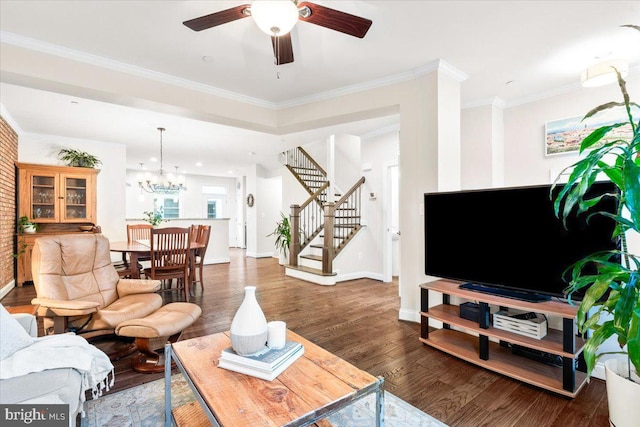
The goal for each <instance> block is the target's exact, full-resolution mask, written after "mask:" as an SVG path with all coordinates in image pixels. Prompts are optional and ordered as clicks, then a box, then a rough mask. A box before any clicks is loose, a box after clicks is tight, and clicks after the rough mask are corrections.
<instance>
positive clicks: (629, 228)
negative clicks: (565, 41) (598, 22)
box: [554, 25, 640, 427]
mask: <svg viewBox="0 0 640 427" xmlns="http://www.w3.org/2000/svg"><path fill="white" fill-rule="evenodd" d="M623 27H629V28H633V29H636V30H638V31H640V27H639V26H635V25H624V26H623ZM615 72H616V74H617V77H618V85H619V87H620V92H621V94H622V101H621V102H620V101H614V102H608V103H606V104H603V105H600V106H598V107H596V108H594V109H592V110H591V111H589V112H588V113H587V114H586V115H585V119H586V118H588V117H592V116H594V115H596V114H598V113H601V112H603V111H606V110H609V109H611V108H616V107H621V106H622V107H624V108H625V110H626V115H627V119H626V120H625V121H622V122H619V123H613V124H607V125H604V126H602V127H600V128H598V129H596V130H594V131H593V132H592V133H591V134H589V135H588V136H587V137H586V138H585V139H584V140H583V141H582V143H581V146H580V153H581V154H584V158H582V159H581V160H579V161H578V162H576V163H574V164H573V165H571V166H569V167H568V168H566V169H565V171H568V170H571V174H570V175H569V179H568V181H567V183H566V184H565V185H564V187H563V188H562V189H561V191H560V192H559V193H558V195H557V196H556V198H555V200H554V207H555V212H556V215H557V216H558V217H559V218H561V219H562V220H563V221H566V219H567V218H568V217H569V216H570V215H572V214H573V213H572V212H575V210H577V212H586V211H587V210H589V212H590V216H593V215H604V216H606V217H609V218H611V219H613V220H614V221H615V225H616V228H615V231H614V236H613V237H614V238H618V239H619V240H620V250H615V251H607V252H601V253H596V254H592V255H590V256H588V257H586V258H584V259H582V260H580V261H578V262H577V263H575V264H574V265H573V266H570V268H569V269H568V272H569V273H570V283H569V287H568V293H569V298H571V296H572V295H573V294H574V293H576V292H578V291H582V292H584V297H583V299H582V301H581V302H580V305H579V308H578V314H577V324H578V329H579V331H580V333H582V334H587V333H589V334H590V335H589V336H588V338H587V341H586V344H585V347H584V358H585V362H586V364H587V374H588V375H589V376H590V375H591V373H592V371H593V369H594V368H595V366H596V362H597V361H598V359H599V358H600V357H601V356H603V355H605V354H618V353H622V354H625V355H626V357H625V358H623V359H621V358H614V359H609V360H607V361H606V362H605V372H606V381H607V397H608V402H609V417H610V420H611V423H612V424H613V425H616V426H617V427H625V426H631V425H633V426H637V425H638V424H637V423H638V420H640V405H638V402H640V378H639V377H638V373H640V272H639V271H638V267H639V266H640V254H633V253H631V252H630V251H629V249H628V245H627V243H628V239H629V236H630V235H631V234H635V235H636V236H634V237H637V234H638V233H640V106H638V104H637V103H635V102H632V101H631V100H630V97H629V93H628V92H627V88H626V82H625V80H624V79H623V78H622V76H621V75H620V73H619V72H618V70H615ZM634 116H635V117H634ZM634 120H635V121H634ZM626 126H629V127H630V129H631V136H630V137H629V138H626V137H620V136H615V135H616V130H617V129H619V128H622V127H626ZM611 135H613V136H614V137H613V138H609V139H608V140H606V141H605V139H604V138H605V137H608V136H611ZM617 135H619V134H617ZM603 141H605V142H604V143H603ZM563 172H564V171H563ZM561 174H562V173H561ZM602 175H604V176H606V177H607V178H608V179H609V180H610V181H611V182H612V183H614V184H615V186H616V187H617V189H618V192H617V194H609V195H604V196H602V195H601V196H598V197H589V196H587V192H588V190H589V189H590V188H591V186H592V184H593V183H594V182H595V181H596V179H599V177H600V176H602ZM604 197H616V198H617V199H618V212H617V214H615V215H612V214H610V213H606V212H604V211H602V210H601V211H599V210H598V203H599V202H600V200H602V198H604ZM594 271H595V273H594ZM612 337H615V338H616V339H617V343H618V345H619V347H620V350H619V351H613V352H602V351H601V352H598V350H599V349H600V348H601V347H603V345H604V344H605V342H606V341H608V340H609V339H610V338H612ZM617 368H621V369H619V370H618V369H617ZM634 371H635V372H634ZM619 388H621V390H620V389H619ZM626 398H629V399H630V400H629V401H628V402H627V401H625V399H626Z"/></svg>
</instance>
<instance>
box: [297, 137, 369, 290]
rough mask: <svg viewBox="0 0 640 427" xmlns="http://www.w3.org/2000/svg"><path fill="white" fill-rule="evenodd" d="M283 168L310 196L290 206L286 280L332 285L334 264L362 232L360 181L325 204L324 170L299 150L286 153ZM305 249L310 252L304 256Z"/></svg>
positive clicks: (326, 193)
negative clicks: (289, 278)
mask: <svg viewBox="0 0 640 427" xmlns="http://www.w3.org/2000/svg"><path fill="white" fill-rule="evenodd" d="M285 159H286V162H285V166H286V167H287V169H289V171H290V172H291V173H292V174H293V176H294V177H295V178H296V179H297V180H298V182H299V183H300V184H301V185H302V186H303V187H304V188H305V190H306V191H307V192H308V193H309V198H308V199H307V200H306V201H305V202H304V203H302V204H301V205H292V206H291V215H290V223H291V244H290V248H289V265H287V266H286V274H287V275H288V276H292V277H297V278H300V279H303V280H308V281H311V282H314V283H318V284H322V285H335V283H336V273H335V272H334V271H333V260H334V259H335V258H336V256H337V255H338V254H339V253H340V252H341V251H342V250H343V249H344V248H345V247H346V246H347V244H348V243H349V241H350V240H351V239H353V237H354V236H355V235H356V233H357V232H358V231H359V230H360V229H361V228H362V225H361V221H360V219H361V215H360V212H361V193H362V185H363V184H364V182H365V179H364V177H362V178H360V179H359V180H358V181H357V182H356V183H355V184H354V185H353V186H352V187H351V188H350V189H349V191H347V192H346V193H345V194H344V195H342V194H336V195H335V196H336V197H340V198H339V199H338V200H337V201H336V202H327V200H328V188H329V181H328V179H327V174H326V172H325V171H324V169H323V168H322V167H321V166H320V165H319V164H318V163H317V162H316V161H315V160H313V158H312V157H311V156H310V155H309V154H308V153H307V152H306V151H305V150H304V149H303V148H301V147H297V148H295V149H292V150H289V151H287V152H286V153H285ZM305 248H309V249H308V250H307V251H306V252H305V253H303V251H304V250H305Z"/></svg>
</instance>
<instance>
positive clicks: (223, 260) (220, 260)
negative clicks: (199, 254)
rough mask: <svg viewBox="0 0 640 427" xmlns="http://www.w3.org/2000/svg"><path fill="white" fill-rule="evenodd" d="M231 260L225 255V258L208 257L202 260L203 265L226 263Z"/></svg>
mask: <svg viewBox="0 0 640 427" xmlns="http://www.w3.org/2000/svg"><path fill="white" fill-rule="evenodd" d="M230 262H231V258H229V257H226V258H210V259H206V258H205V260H204V265H209V264H228V263H230Z"/></svg>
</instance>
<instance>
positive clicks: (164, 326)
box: [116, 302, 202, 338]
mask: <svg viewBox="0 0 640 427" xmlns="http://www.w3.org/2000/svg"><path fill="white" fill-rule="evenodd" d="M200 314H202V309H201V308H200V306H198V305H196V304H192V303H188V302H173V303H170V304H167V305H163V306H162V307H160V308H159V309H158V310H156V311H155V312H153V313H151V314H150V315H148V316H146V317H142V318H140V319H130V320H126V321H124V322H122V323H120V324H119V325H118V326H117V327H116V334H118V335H122V336H125V337H133V338H160V337H168V336H171V335H174V334H176V333H178V332H181V331H183V330H184V329H186V328H188V327H189V326H191V325H192V324H193V322H195V321H196V320H197V319H198V317H200Z"/></svg>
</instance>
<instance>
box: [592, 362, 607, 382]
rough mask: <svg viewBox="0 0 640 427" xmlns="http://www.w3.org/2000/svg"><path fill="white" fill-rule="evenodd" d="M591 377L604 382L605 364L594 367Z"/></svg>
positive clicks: (597, 364) (599, 363)
mask: <svg viewBox="0 0 640 427" xmlns="http://www.w3.org/2000/svg"><path fill="white" fill-rule="evenodd" d="M591 376H592V377H593V378H598V379H601V380H603V381H604V379H605V376H604V362H598V363H596V366H594V367H593V371H591Z"/></svg>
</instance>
